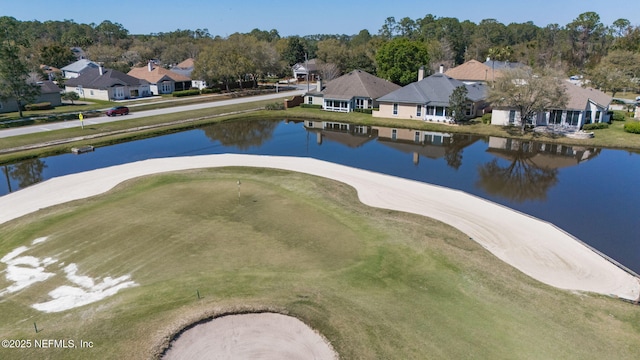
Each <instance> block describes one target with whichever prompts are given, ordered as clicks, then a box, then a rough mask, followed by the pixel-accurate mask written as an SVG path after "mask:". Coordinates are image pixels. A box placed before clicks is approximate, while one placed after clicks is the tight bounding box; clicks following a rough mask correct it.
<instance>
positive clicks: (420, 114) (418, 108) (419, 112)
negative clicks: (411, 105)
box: [416, 105, 422, 117]
mask: <svg viewBox="0 0 640 360" xmlns="http://www.w3.org/2000/svg"><path fill="white" fill-rule="evenodd" d="M416 116H417V117H421V116H422V105H416Z"/></svg>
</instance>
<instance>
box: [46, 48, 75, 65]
mask: <svg viewBox="0 0 640 360" xmlns="http://www.w3.org/2000/svg"><path fill="white" fill-rule="evenodd" d="M75 59H76V57H75V56H74V55H73V53H72V52H71V49H69V47H67V46H62V45H61V44H51V45H47V46H44V47H43V48H42V49H41V50H40V63H41V64H45V65H49V66H53V67H57V68H61V67H63V66H67V65H69V64H71V63H72V62H74V61H75Z"/></svg>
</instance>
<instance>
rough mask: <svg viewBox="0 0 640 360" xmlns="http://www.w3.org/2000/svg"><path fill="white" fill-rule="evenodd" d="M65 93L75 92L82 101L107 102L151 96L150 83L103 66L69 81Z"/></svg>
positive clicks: (84, 72)
mask: <svg viewBox="0 0 640 360" xmlns="http://www.w3.org/2000/svg"><path fill="white" fill-rule="evenodd" d="M65 91H75V92H77V93H78V95H79V96H80V98H81V99H82V98H84V99H96V100H107V101H109V100H124V99H135V98H140V97H146V96H151V87H150V85H149V82H148V81H146V80H141V79H138V78H135V77H133V76H130V75H127V74H125V73H123V72H120V71H118V70H113V69H106V68H104V67H103V66H99V67H98V68H95V69H94V68H92V69H87V70H85V71H83V72H82V74H81V75H80V76H78V77H77V78H72V79H69V80H67V81H66V82H65Z"/></svg>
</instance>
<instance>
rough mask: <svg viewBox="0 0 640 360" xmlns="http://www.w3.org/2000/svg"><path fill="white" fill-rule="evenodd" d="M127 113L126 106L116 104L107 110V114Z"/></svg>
mask: <svg viewBox="0 0 640 360" xmlns="http://www.w3.org/2000/svg"><path fill="white" fill-rule="evenodd" d="M128 113H129V108H128V107H126V106H116V107H112V108H111V109H109V110H107V116H116V115H127V114H128Z"/></svg>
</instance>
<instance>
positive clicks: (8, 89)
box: [0, 42, 40, 117]
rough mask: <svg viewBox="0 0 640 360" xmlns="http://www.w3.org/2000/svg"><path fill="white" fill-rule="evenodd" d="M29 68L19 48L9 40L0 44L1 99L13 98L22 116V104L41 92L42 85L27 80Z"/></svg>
mask: <svg viewBox="0 0 640 360" xmlns="http://www.w3.org/2000/svg"><path fill="white" fill-rule="evenodd" d="M29 76H30V75H29V69H28V68H27V66H26V64H25V62H24V61H22V60H21V59H20V58H19V50H18V47H17V46H15V45H11V44H9V43H8V42H4V43H1V44H0V99H2V100H8V99H13V100H14V101H15V102H16V104H17V105H18V112H19V116H20V117H22V106H23V105H25V104H28V103H30V102H32V101H33V100H34V99H35V98H36V97H37V96H38V95H39V94H40V86H38V85H37V84H34V83H29V82H27V79H28V78H29Z"/></svg>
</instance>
